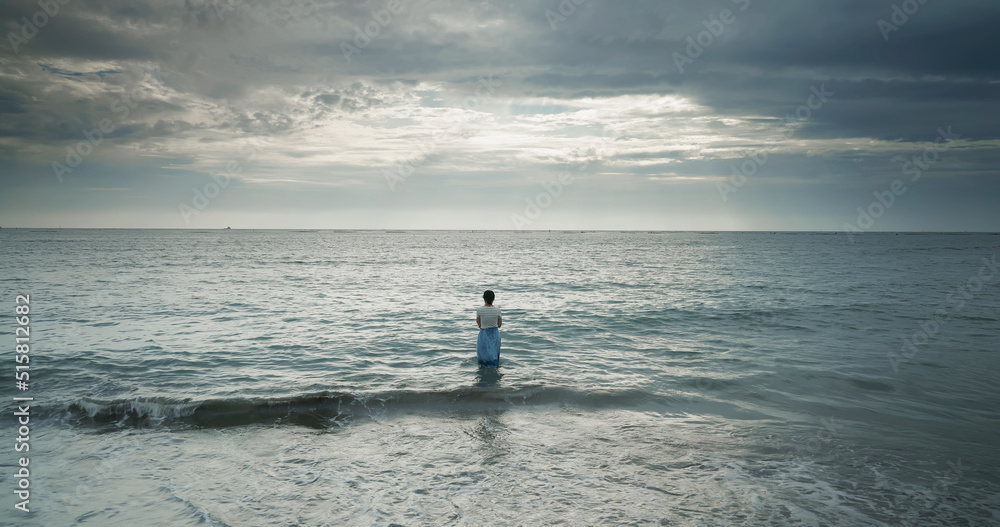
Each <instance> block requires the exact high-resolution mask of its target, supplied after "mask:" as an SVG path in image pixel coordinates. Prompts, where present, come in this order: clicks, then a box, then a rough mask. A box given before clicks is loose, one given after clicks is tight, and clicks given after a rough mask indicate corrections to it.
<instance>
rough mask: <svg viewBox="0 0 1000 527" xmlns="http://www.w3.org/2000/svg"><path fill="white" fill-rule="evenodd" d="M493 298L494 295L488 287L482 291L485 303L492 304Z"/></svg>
mask: <svg viewBox="0 0 1000 527" xmlns="http://www.w3.org/2000/svg"><path fill="white" fill-rule="evenodd" d="M494 298H496V295H494V294H493V291H490V290H489V289H487V290H486V292H485V293H483V300H485V301H486V303H487V304H492V303H493V299H494Z"/></svg>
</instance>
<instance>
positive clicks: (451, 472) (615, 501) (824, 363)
mask: <svg viewBox="0 0 1000 527" xmlns="http://www.w3.org/2000/svg"><path fill="white" fill-rule="evenodd" d="M0 252H2V257H0V295H2V302H0V305H2V306H5V307H3V310H4V311H5V312H6V313H7V314H8V315H9V317H10V318H7V323H6V324H4V330H3V331H4V332H7V333H8V335H9V336H8V337H7V338H5V339H4V341H5V342H7V343H8V344H7V347H8V352H6V353H5V354H4V356H5V357H7V358H6V359H5V362H6V364H5V365H4V366H3V368H4V369H6V370H7V371H8V373H7V374H4V375H3V377H4V378H7V379H8V380H7V381H5V382H4V383H3V384H4V386H3V388H2V390H3V391H2V393H3V394H4V395H3V408H2V410H3V416H4V417H3V421H2V423H3V426H2V430H0V445H2V448H0V462H2V473H3V477H2V479H0V485H2V487H3V488H0V506H2V508H3V512H2V513H0V523H2V524H4V525H26V526H57V525H98V526H119V525H121V526H136V525H169V526H174V525H176V526H186V525H218V526H256V525H261V526H264V525H269V526H270V525H277V526H284V525H287V526H291V525H297V526H298V525H301V526H312V525H348V526H369V525H372V526H390V525H405V526H424V525H467V526H480V525H539V526H541V525H566V526H579V525H679V526H686V525H694V526H702V525H705V526H709V525H710V526H716V525H720V526H721V525H760V526H765V525H766V526H770V525H810V526H811V525H850V526H854V525H863V526H864V525H872V526H896V525H928V526H939V525H945V526H951V525H955V526H995V525H1000V446H998V445H1000V441H998V438H997V435H998V432H1000V323H998V322H1000V285H998V284H1000V273H998V271H997V269H996V258H997V255H998V254H1000V236H996V235H990V234H909V233H907V234H902V233H901V234H895V233H869V234H864V235H856V236H854V237H853V238H850V237H848V236H847V235H844V234H830V233H696V232H680V233H678V232H580V231H570V232H554V231H553V232H457V231H447V232H434V231H402V232H397V231H243V230H218V231H215V230H213V231H192V230H74V229H61V230H29V229H13V230H12V229H2V230H0ZM486 289H492V290H494V291H496V293H497V299H496V305H498V306H499V307H500V308H501V309H502V310H503V321H504V324H503V328H502V329H501V335H502V339H503V347H502V350H501V355H500V360H501V366H500V368H499V369H497V370H480V369H479V367H478V365H477V361H476V355H475V343H476V335H477V328H476V324H475V309H476V307H478V306H479V305H481V304H482V300H481V296H482V293H483V291H484V290H486ZM17 294H28V295H30V310H31V311H30V328H31V351H30V357H31V362H30V367H31V369H30V387H29V389H28V390H25V391H19V390H17V389H15V383H14V379H13V378H12V377H13V372H14V368H15V363H14V353H12V348H13V344H12V343H13V342H14V340H13V338H14V327H15V326H16V324H15V322H14V319H13V317H14V306H15V295H17ZM15 396H31V397H33V398H34V401H32V402H31V405H30V412H31V418H30V465H29V466H30V473H31V477H30V491H31V494H30V509H31V512H30V513H28V514H25V513H23V512H21V511H19V510H16V509H14V505H15V503H17V502H18V501H20V500H19V499H18V498H17V497H16V496H15V495H14V493H13V489H14V487H15V485H16V480H15V478H13V477H12V475H13V474H14V473H15V471H16V470H17V468H18V467H17V457H18V456H19V455H20V454H18V453H16V452H15V451H14V445H15V441H16V438H15V436H16V435H17V426H18V425H16V424H15V420H14V419H15V418H14V416H13V413H14V411H15V410H16V409H17V406H16V404H15V403H14V402H13V399H12V398H13V397H15Z"/></svg>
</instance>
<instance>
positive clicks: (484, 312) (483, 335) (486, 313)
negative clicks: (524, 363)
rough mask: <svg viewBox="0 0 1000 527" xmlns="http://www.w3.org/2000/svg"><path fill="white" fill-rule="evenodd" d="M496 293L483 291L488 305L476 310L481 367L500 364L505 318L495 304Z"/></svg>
mask: <svg viewBox="0 0 1000 527" xmlns="http://www.w3.org/2000/svg"><path fill="white" fill-rule="evenodd" d="M494 298H496V295H494V294H493V291H490V290H487V291H486V292H485V293H483V300H484V301H485V302H486V305H484V306H480V307H479V309H477V310H476V325H478V326H479V338H478V339H477V340H476V356H477V357H478V358H479V366H480V367H481V368H497V367H499V366H500V326H502V325H503V318H502V316H501V313H500V308H499V307H497V306H494V305H493V299H494Z"/></svg>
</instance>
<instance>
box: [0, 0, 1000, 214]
mask: <svg viewBox="0 0 1000 527" xmlns="http://www.w3.org/2000/svg"><path fill="white" fill-rule="evenodd" d="M921 1H923V0H921ZM60 2H65V3H64V4H61V3H60ZM52 4H53V5H55V6H57V7H58V11H57V12H55V13H54V14H51V15H50V13H46V12H45V11H44V9H43V8H44V7H48V9H49V11H55V10H54V9H53V7H52V6H49V5H47V4H44V2H43V4H39V3H38V2H36V1H20V0H17V1H11V0H4V1H3V2H2V3H0V23H2V24H3V32H4V34H5V37H4V39H3V41H2V42H0V188H2V189H3V190H2V191H0V226H2V227H16V226H63V227H168V228H170V227H188V228H212V227H215V228H217V227H225V226H232V227H233V228H446V229H470V228H472V229H514V228H527V229H667V230H686V229H696V230H706V229H712V230H752V229H763V230H774V229H780V230H837V231H843V230H845V229H847V228H848V227H846V225H847V224H849V225H851V226H852V227H853V228H856V229H858V230H871V231H875V230H989V231H995V230H1000V207H998V199H997V198H998V197H1000V163H998V162H1000V150H998V148H997V146H998V136H1000V126H998V125H997V121H998V118H1000V58H998V54H1000V32H998V31H997V30H996V27H997V25H998V23H1000V4H998V3H997V2H996V0H975V1H974V0H947V1H946V0H926V1H923V3H921V2H919V1H917V0H907V1H905V2H900V1H897V2H895V4H893V2H891V1H888V0H884V1H883V0H833V1H829V0H827V1H812V0H808V1H794V2H793V1H788V0H671V1H652V0H649V1H642V0H615V1H613V2H612V1H610V0H562V2H560V1H559V0H540V1H539V0H532V1H519V0H485V1H480V2H471V1H469V2H466V1H448V0H410V1H405V0H399V1H396V0H393V1H391V2H387V1H384V0H373V1H363V2H362V1H350V2H328V1H323V0H315V1H307V0H304V1H300V0H283V1H274V2H257V1H252V0H242V1H241V0H208V1H206V0H188V1H183V2H182V1H159V0H157V1H153V0H148V1H141V0H140V1H133V0H129V1H118V0H110V1H85V0H68V1H67V0H58V1H57V0H52ZM894 5H895V8H894ZM25 22H28V24H27V25H26V24H25ZM102 128H103V129H102ZM915 156H916V162H914V157H915ZM213 174H214V178H213ZM894 191H895V192H894ZM859 207H860V208H861V209H862V210H863V211H865V214H866V215H867V217H866V216H865V215H861V214H860V213H859V211H858V209H859ZM859 216H862V217H860V218H859Z"/></svg>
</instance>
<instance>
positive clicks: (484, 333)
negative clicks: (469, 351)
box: [476, 328, 500, 368]
mask: <svg viewBox="0 0 1000 527" xmlns="http://www.w3.org/2000/svg"><path fill="white" fill-rule="evenodd" d="M476 356H477V357H478V358H479V366H480V367H482V368H497V367H499V366H500V330H499V329H497V328H486V329H480V330H479V338H478V339H476Z"/></svg>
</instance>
